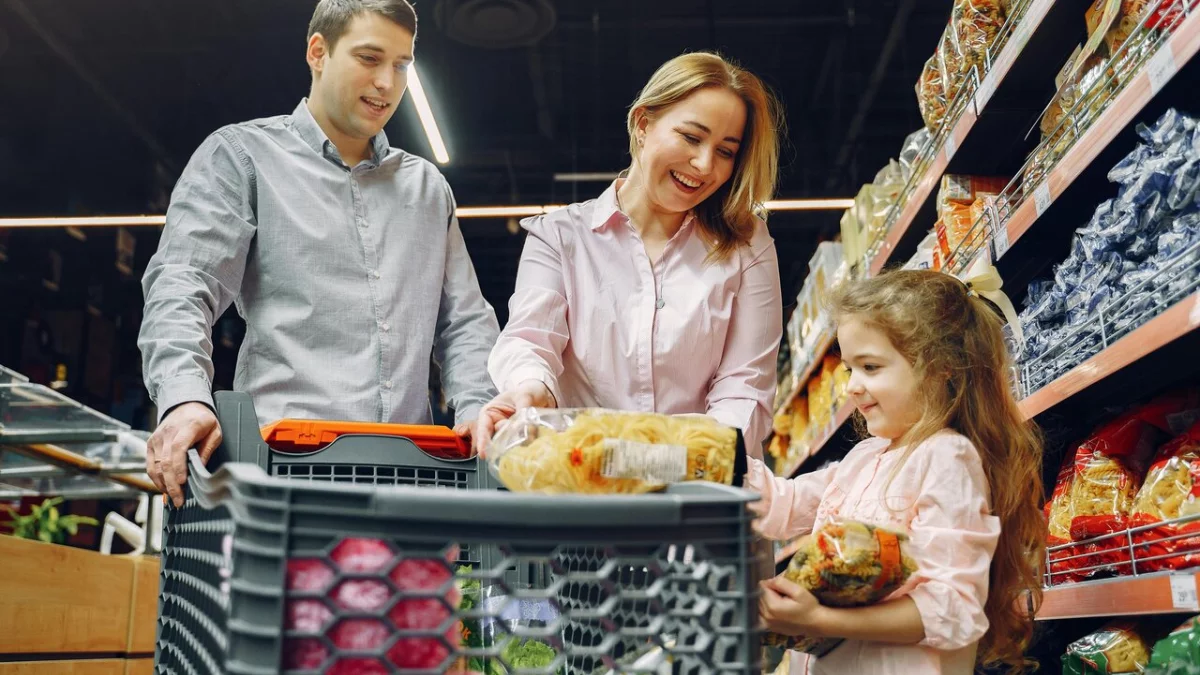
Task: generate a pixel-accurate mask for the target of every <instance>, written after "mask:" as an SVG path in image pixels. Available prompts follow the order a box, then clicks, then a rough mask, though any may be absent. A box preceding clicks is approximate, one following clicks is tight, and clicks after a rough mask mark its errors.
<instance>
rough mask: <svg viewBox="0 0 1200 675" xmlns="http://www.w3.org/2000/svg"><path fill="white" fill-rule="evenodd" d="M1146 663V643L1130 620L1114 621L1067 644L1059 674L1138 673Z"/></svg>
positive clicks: (1147, 658)
mask: <svg viewBox="0 0 1200 675" xmlns="http://www.w3.org/2000/svg"><path fill="white" fill-rule="evenodd" d="M1149 663H1150V645H1149V644H1148V643H1147V641H1146V638H1145V637H1143V636H1142V635H1141V633H1140V632H1139V630H1138V627H1137V625H1136V624H1134V623H1133V622H1131V621H1117V622H1114V623H1111V624H1109V625H1107V626H1105V627H1104V628H1101V629H1100V630H1098V631H1096V632H1095V633H1092V634H1090V635H1085V636H1084V637H1082V638H1080V639H1078V640H1076V641H1075V642H1072V643H1071V644H1070V645H1067V653H1066V654H1063V657H1062V672H1063V675H1116V674H1117V673H1141V672H1143V671H1144V670H1145V669H1146V665H1147V664H1149Z"/></svg>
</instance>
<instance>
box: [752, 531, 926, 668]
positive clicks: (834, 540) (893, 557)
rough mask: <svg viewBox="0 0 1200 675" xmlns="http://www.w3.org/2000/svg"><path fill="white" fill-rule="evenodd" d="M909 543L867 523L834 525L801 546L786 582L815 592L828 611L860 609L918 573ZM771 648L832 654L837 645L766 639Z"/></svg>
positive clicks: (828, 641) (825, 641) (788, 638)
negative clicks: (839, 608)
mask: <svg viewBox="0 0 1200 675" xmlns="http://www.w3.org/2000/svg"><path fill="white" fill-rule="evenodd" d="M908 546H909V543H908V537H907V536H906V535H904V534H899V533H896V532H891V531H889V530H885V529H883V528H879V527H875V526H873V525H868V524H865V523H859V522H853V521H847V522H831V523H827V524H825V525H823V526H822V527H821V528H820V529H818V530H817V531H815V532H813V533H812V535H811V536H809V537H806V538H804V539H803V540H802V541H801V545H800V550H799V551H797V553H796V555H795V556H793V557H792V560H791V562H790V563H789V564H788V568H787V570H785V571H784V573H783V576H784V577H785V578H786V579H788V580H790V581H793V582H795V583H797V584H799V585H801V586H803V587H804V588H806V589H808V590H809V591H811V592H812V594H813V595H814V596H816V598H817V600H818V601H819V602H820V603H821V604H822V605H825V606H827V607H862V606H864V605H871V604H874V603H877V602H880V601H881V600H883V599H885V598H886V597H888V596H889V595H891V594H892V593H894V592H896V591H897V590H899V589H900V587H901V586H903V585H904V583H905V582H906V581H907V580H908V578H909V576H911V575H912V574H913V573H914V572H916V571H917V564H916V562H915V561H914V560H913V559H912V558H911V557H910V556H909V553H908ZM764 640H765V642H766V643H767V644H768V645H772V646H776V647H783V648H786V649H794V650H797V651H803V652H808V653H810V654H816V655H818V656H820V655H822V654H828V653H829V652H830V651H832V650H833V648H835V647H837V646H838V645H839V644H841V642H842V641H841V640H839V639H817V638H810V637H805V636H787V635H779V634H775V633H768V634H766V636H765V638H764Z"/></svg>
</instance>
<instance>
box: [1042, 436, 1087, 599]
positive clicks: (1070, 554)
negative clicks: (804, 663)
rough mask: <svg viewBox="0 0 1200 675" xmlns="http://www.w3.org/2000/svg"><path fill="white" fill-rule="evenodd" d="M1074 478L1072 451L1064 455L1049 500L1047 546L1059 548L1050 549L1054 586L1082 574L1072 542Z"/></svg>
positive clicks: (1051, 574) (1051, 582)
mask: <svg viewBox="0 0 1200 675" xmlns="http://www.w3.org/2000/svg"><path fill="white" fill-rule="evenodd" d="M1074 479H1075V455H1074V454H1071V453H1068V454H1067V455H1066V456H1065V457H1064V458H1063V463H1062V466H1061V467H1060V468H1059V470H1058V478H1057V479H1056V480H1055V481H1054V493H1053V494H1052V495H1051V497H1050V501H1048V502H1046V524H1047V533H1046V548H1047V549H1052V548H1056V547H1058V548H1059V550H1057V551H1051V552H1049V553H1048V555H1049V558H1050V585H1051V586H1054V585H1057V584H1062V583H1067V582H1070V581H1078V580H1079V579H1080V575H1078V574H1077V573H1076V572H1075V570H1076V569H1078V568H1079V566H1080V565H1079V562H1078V559H1076V558H1074V556H1075V553H1076V551H1075V547H1073V546H1069V544H1071V518H1072V517H1074V515H1075V511H1074V509H1072V508H1071V506H1072V503H1071V484H1072V483H1073V482H1074ZM1063 547H1065V548H1063Z"/></svg>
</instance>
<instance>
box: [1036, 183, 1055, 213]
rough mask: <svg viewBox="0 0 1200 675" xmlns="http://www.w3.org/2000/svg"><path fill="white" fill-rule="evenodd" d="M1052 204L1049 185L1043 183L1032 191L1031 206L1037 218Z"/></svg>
mask: <svg viewBox="0 0 1200 675" xmlns="http://www.w3.org/2000/svg"><path fill="white" fill-rule="evenodd" d="M1052 203H1054V199H1053V198H1051V197H1050V183H1048V182H1046V181H1043V182H1042V184H1041V185H1039V186H1037V189H1036V190H1034V191H1033V205H1034V207H1035V208H1036V209H1037V215H1038V218H1041V217H1042V214H1043V213H1045V212H1046V209H1048V208H1050V204H1052Z"/></svg>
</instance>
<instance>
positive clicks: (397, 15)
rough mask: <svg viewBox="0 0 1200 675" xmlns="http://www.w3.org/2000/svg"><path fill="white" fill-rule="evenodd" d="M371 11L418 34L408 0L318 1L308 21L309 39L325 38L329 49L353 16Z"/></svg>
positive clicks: (415, 16)
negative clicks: (314, 36) (315, 37)
mask: <svg viewBox="0 0 1200 675" xmlns="http://www.w3.org/2000/svg"><path fill="white" fill-rule="evenodd" d="M367 12H373V13H375V14H378V15H380V16H382V17H384V18H387V19H391V20H392V21H394V22H396V23H397V24H399V25H400V26H402V27H404V28H407V29H408V30H409V32H411V33H412V34H413V37H416V35H417V12H416V10H415V9H413V6H412V5H411V4H409V2H408V0H321V1H320V2H318V3H317V8H316V9H315V10H314V11H313V15H312V21H310V22H309V23H308V37H309V39H311V38H312V36H313V35H314V34H315V33H320V34H321V35H323V36H324V37H325V42H326V43H327V44H328V45H329V51H333V48H334V46H335V45H337V41H338V40H340V39H341V38H342V36H343V35H345V34H346V31H347V30H348V29H349V28H350V22H351V21H353V20H354V18H355V17H357V16H361V15H363V14H366V13H367Z"/></svg>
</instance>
